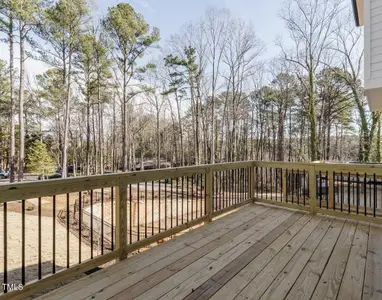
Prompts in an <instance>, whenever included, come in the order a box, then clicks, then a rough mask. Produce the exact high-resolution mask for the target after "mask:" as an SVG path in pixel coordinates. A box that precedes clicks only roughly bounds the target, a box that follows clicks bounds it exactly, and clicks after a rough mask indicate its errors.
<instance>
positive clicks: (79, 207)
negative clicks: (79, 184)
mask: <svg viewBox="0 0 382 300" xmlns="http://www.w3.org/2000/svg"><path fill="white" fill-rule="evenodd" d="M112 202H113V201H112ZM111 212H113V210H112V211H111ZM112 216H113V215H112ZM112 218H113V217H112ZM112 224H113V223H112ZM111 229H112V230H113V226H112V228H111ZM111 236H112V237H113V232H112V233H111ZM81 240H82V192H79V193H78V263H79V264H80V263H81V248H82V245H81ZM112 244H113V239H112Z"/></svg>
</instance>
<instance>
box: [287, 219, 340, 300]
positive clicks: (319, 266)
mask: <svg viewBox="0 0 382 300" xmlns="http://www.w3.org/2000/svg"><path fill="white" fill-rule="evenodd" d="M344 224H345V220H344V219H336V220H335V221H334V222H333V224H332V226H331V227H330V228H329V230H328V232H327V233H326V235H325V236H324V238H323V239H322V241H321V243H320V244H319V245H318V247H317V249H316V250H315V252H314V253H313V256H312V257H311V259H310V260H309V262H308V263H307V264H306V266H305V268H304V270H303V271H302V273H301V274H300V276H299V277H298V279H297V281H296V282H295V284H294V285H293V287H292V289H291V290H290V292H289V294H288V296H287V297H286V300H305V299H310V297H311V296H312V294H313V291H314V289H315V287H316V285H317V283H318V281H319V280H320V277H321V275H322V272H323V271H324V268H325V265H326V263H327V261H328V260H329V258H330V255H331V253H332V250H333V248H334V246H335V244H336V242H337V240H338V237H339V236H340V234H341V231H342V229H343V227H344Z"/></svg>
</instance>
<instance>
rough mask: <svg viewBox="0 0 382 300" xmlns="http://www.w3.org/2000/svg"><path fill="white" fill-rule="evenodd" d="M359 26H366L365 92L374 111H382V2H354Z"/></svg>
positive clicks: (373, 0)
mask: <svg viewBox="0 0 382 300" xmlns="http://www.w3.org/2000/svg"><path fill="white" fill-rule="evenodd" d="M352 4H353V9H354V17H355V22H356V25H357V26H364V33H365V36H364V39H365V92H366V96H367V98H368V102H369V106H370V109H371V110H372V111H380V110H382V0H352Z"/></svg>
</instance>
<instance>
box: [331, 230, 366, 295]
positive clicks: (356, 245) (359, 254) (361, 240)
mask: <svg viewBox="0 0 382 300" xmlns="http://www.w3.org/2000/svg"><path fill="white" fill-rule="evenodd" d="M369 228H370V224H365V223H358V226H357V231H356V233H355V236H354V240H353V245H352V248H351V251H350V255H349V258H348V263H347V265H346V269H345V274H344V277H343V278H342V283H341V287H340V291H339V293H338V299H347V300H361V299H362V290H363V281H364V278H365V276H364V275H365V267H366V253H367V244H368V239H369Z"/></svg>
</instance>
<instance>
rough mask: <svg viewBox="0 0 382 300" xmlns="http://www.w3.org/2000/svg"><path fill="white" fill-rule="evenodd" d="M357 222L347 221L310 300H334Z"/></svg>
mask: <svg viewBox="0 0 382 300" xmlns="http://www.w3.org/2000/svg"><path fill="white" fill-rule="evenodd" d="M356 227H357V222H354V221H347V222H346V224H345V226H344V229H343V230H342V232H341V235H340V237H339V238H338V241H337V244H336V246H335V247H334V250H333V253H332V255H331V257H330V259H329V261H328V263H327V265H326V267H325V270H324V273H323V274H322V276H321V278H320V281H319V282H318V284H317V286H316V289H315V291H314V293H313V295H312V298H311V299H312V300H319V299H336V297H337V294H338V291H339V288H340V285H341V281H342V277H343V274H344V272H345V268H346V264H347V260H348V258H349V253H350V249H351V245H352V242H353V238H354V234H355V229H356Z"/></svg>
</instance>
